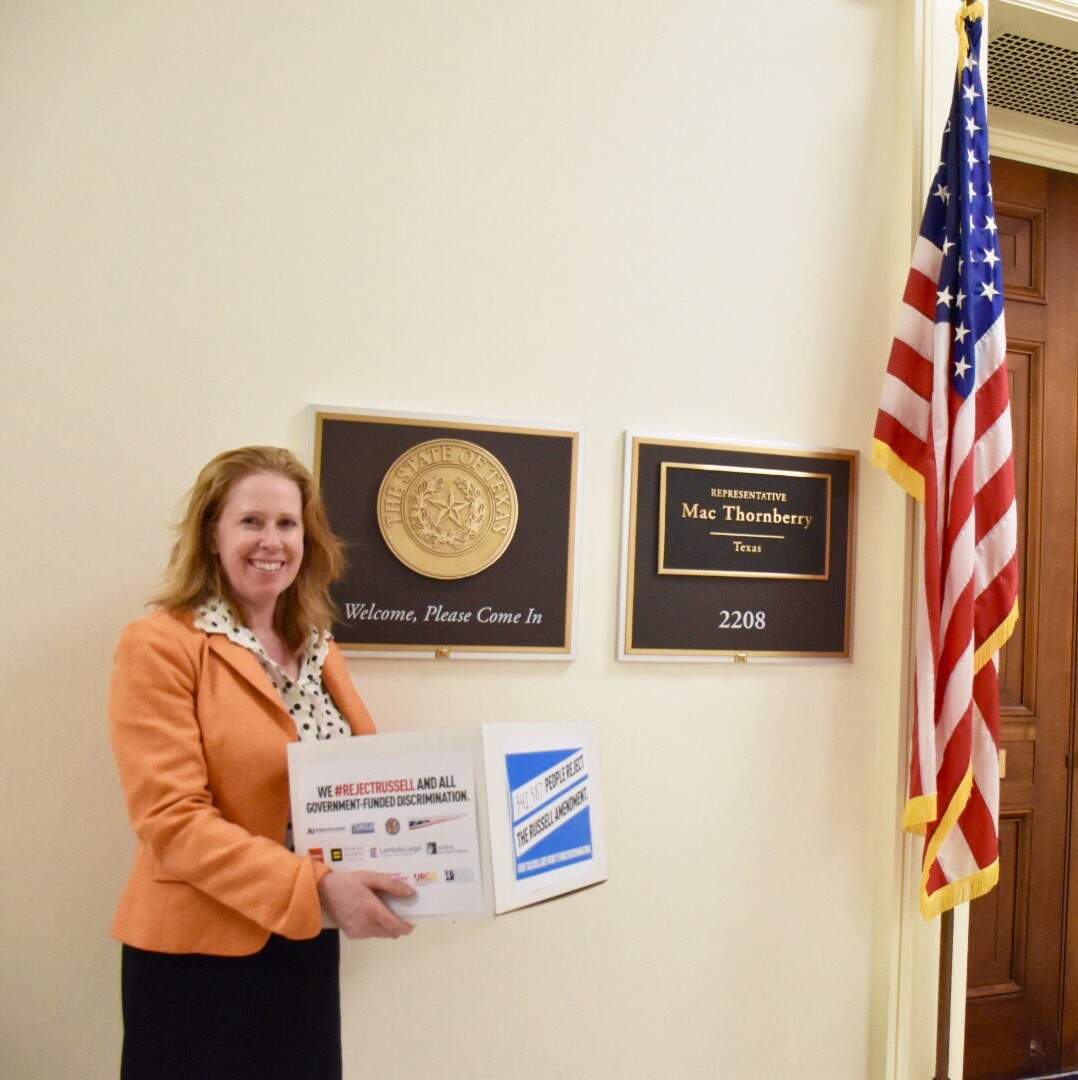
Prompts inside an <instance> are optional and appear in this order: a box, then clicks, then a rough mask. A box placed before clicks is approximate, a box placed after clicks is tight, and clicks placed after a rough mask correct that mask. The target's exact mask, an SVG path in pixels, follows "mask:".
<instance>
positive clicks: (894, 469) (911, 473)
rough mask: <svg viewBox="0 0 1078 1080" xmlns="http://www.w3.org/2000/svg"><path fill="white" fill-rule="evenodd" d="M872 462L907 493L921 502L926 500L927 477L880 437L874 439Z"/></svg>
mask: <svg viewBox="0 0 1078 1080" xmlns="http://www.w3.org/2000/svg"><path fill="white" fill-rule="evenodd" d="M872 464H873V465H875V466H876V467H877V468H878V469H883V471H884V472H885V473H887V475H888V476H890V477H891V479H892V480H894V482H895V483H896V484H898V486H899V487H900V488H902V490H903V491H905V492H906V494H907V495H912V496H913V497H914V498H915V499H916V500H917V501H918V502H919V503H923V502H924V501H925V478H924V477H923V476H922V475H921V474H920V473H919V472H918V471H917V470H916V469H914V468H912V467H911V466H909V465H907V464H906V463H905V462H904V461H903V460H902V458H900V457H899V456H898V454H896V453H895V452H894V450H892V449H891V448H890V447H889V446H888V445H887V444H886V443H885V442H881V441H880V440H879V439H873V441H872Z"/></svg>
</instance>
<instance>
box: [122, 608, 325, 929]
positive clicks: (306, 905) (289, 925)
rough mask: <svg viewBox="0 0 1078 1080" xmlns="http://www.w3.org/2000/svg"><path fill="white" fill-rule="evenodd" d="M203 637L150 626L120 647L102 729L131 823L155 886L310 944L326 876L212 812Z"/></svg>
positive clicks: (166, 624) (168, 621)
mask: <svg viewBox="0 0 1078 1080" xmlns="http://www.w3.org/2000/svg"><path fill="white" fill-rule="evenodd" d="M202 637H203V635H201V634H198V633H192V632H191V631H190V630H189V629H187V628H185V627H183V626H182V624H181V623H179V621H178V620H176V619H173V618H168V617H155V616H150V617H149V618H146V619H141V620H139V621H138V622H135V623H132V624H131V625H130V626H129V627H128V628H127V629H126V630H125V631H124V633H123V635H122V637H121V639H120V643H119V646H118V647H117V651H116V659H115V664H114V667H113V679H112V691H111V696H110V702H109V724H110V732H111V735H112V742H113V748H114V750H115V754H116V760H117V763H118V765H119V771H120V779H121V782H122V784H123V788H124V794H125V796H126V799H127V808H128V812H129V814H130V817H131V823H132V825H133V826H134V829H135V832H136V834H137V835H138V837H139V838H140V839H141V841H142V842H143V844H145V846H146V847H147V848H148V850H149V852H150V854H151V855H152V857H153V859H154V862H155V864H156V865H157V867H158V868H159V870H160V871H161V878H163V879H165V880H169V879H171V880H179V881H183V882H187V883H188V884H190V885H193V886H194V887H196V888H197V889H199V890H201V891H202V892H204V893H206V894H207V895H208V896H211V897H213V898H214V899H215V900H217V901H219V902H220V903H222V904H224V905H226V906H227V907H229V908H232V909H234V910H235V911H237V912H239V913H240V914H241V915H243V916H245V917H247V918H248V919H250V920H252V921H253V922H255V923H256V924H258V925H259V926H261V927H263V928H264V929H266V930H269V931H272V932H274V933H277V934H281V935H283V936H284V937H289V938H309V937H313V936H315V935H316V934H317V933H319V931H320V930H321V928H322V915H321V905H320V903H319V899H318V891H317V884H318V881H319V880H320V879H321V878H322V877H323V876H324V875H325V874H326V873H328V872H329V869H328V867H325V866H323V865H321V864H316V863H315V862H314V861H313V860H311V859H307V858H302V857H300V856H298V855H295V854H293V853H292V852H290V851H288V849H287V848H285V847H284V846H283V845H282V844H280V843H278V842H276V841H275V840H272V839H270V838H268V837H265V836H258V835H255V834H253V833H252V832H249V831H248V830H247V829H245V828H244V827H243V826H241V825H239V824H236V823H235V822H232V821H228V820H226V819H225V818H224V817H223V816H222V815H221V813H220V811H219V810H218V808H217V807H216V806H215V805H214V802H213V798H212V795H211V791H210V786H209V778H208V770H207V765H206V758H205V754H204V751H203V744H202V732H201V729H200V726H199V722H198V716H197V712H196V697H197V694H198V692H199V679H200V672H201V667H202V655H203V654H202V651H201V649H200V639H201V638H202Z"/></svg>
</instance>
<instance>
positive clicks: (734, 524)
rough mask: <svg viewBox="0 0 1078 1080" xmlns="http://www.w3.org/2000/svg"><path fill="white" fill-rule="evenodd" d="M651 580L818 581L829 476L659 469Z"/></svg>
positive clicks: (824, 570)
mask: <svg viewBox="0 0 1078 1080" xmlns="http://www.w3.org/2000/svg"><path fill="white" fill-rule="evenodd" d="M659 507H660V511H659V513H660V516H659V573H660V574H703V575H716V576H725V577H788V578H813V579H819V580H825V579H826V578H827V575H828V568H829V561H830V560H829V558H828V556H829V548H828V540H829V538H830V534H831V476H830V475H829V474H828V473H820V472H811V473H810V472H797V471H794V470H792V469H782V470H780V469H746V468H739V467H737V466H734V465H701V464H688V463H685V462H671V461H664V462H663V463H662V472H661V474H660V476H659Z"/></svg>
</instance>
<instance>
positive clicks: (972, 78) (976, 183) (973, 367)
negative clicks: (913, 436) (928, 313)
mask: <svg viewBox="0 0 1078 1080" xmlns="http://www.w3.org/2000/svg"><path fill="white" fill-rule="evenodd" d="M968 30H969V39H970V49H969V55H968V57H967V59H966V62H965V64H964V65H963V68H962V75H961V86H962V92H961V94H956V95H955V98H954V101H953V102H952V103H951V114H950V116H949V117H948V119H947V126H946V128H945V129H944V132H943V149H942V153H941V155H940V156H941V159H942V160H941V161H940V166H939V169H938V170H937V172H936V176H935V179H934V180H933V181H932V192H931V194H930V195H929V197H928V206H927V207H926V208H925V216H924V220H923V221H922V223H921V235H922V236H923V237H924V238H925V239H926V240H929V241H931V242H932V243H933V244H935V245H936V246H937V247H939V248H940V249H942V251H943V266H942V268H941V270H940V276H939V286H938V290H937V295H938V297H939V299H938V303H937V306H936V323H937V324H940V323H943V324H947V325H949V326H950V327H951V357H952V364H951V385H952V387H953V388H954V391H955V393H957V394H959V395H960V396H961V397H963V398H965V397H968V396H969V394H970V393H972V392H973V390H974V388H975V386H976V385H977V362H976V346H977V342H978V341H980V340H981V338H982V337H983V336H984V333H985V331H986V330H988V328H989V327H990V326H992V324H993V323H994V322H995V321H996V320H997V319H999V318H1000V316H1001V315H1002V314H1003V270H1002V267H1001V265H1000V254H999V237H998V232H997V229H996V216H995V207H994V206H993V204H992V184H991V179H990V175H989V165H988V115H987V111H986V109H985V98H984V84H983V83H982V81H981V72H980V64H979V63H978V62H977V56H978V55H979V50H980V40H981V23H980V22H979V21H978V22H975V23H972V24H969V25H968Z"/></svg>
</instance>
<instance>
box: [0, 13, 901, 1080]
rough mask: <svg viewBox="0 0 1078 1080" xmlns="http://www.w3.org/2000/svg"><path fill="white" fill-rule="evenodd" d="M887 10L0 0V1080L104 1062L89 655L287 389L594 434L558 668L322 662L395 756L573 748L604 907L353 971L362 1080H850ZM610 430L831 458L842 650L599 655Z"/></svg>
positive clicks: (879, 534)
mask: <svg viewBox="0 0 1078 1080" xmlns="http://www.w3.org/2000/svg"><path fill="white" fill-rule="evenodd" d="M911 23H912V18H911V16H910V15H909V12H908V10H907V5H906V4H904V3H898V2H895V0H813V2H812V3H795V4H782V5H756V4H746V3H735V2H733V0H699V2H688V0H666V2H658V0H656V2H640V0H628V2H626V0H617V2H615V0H608V2H600V0H574V2H553V0H552V2H546V3H524V2H521V0H473V2H466V0H458V2H455V3H446V2H437V0H413V2H404V0H394V2H383V3H374V2H372V0H336V2H333V0H313V2H310V3H298V2H295V3H283V2H278V0H263V2H254V0H227V2H224V3H222V2H220V0H184V2H182V3H180V2H173V3H166V2H163V0H140V2H133V0H114V2H110V3H100V2H93V3H79V2H76V0H6V2H5V3H4V4H3V5H0V250H2V256H0V335H2V336H0V356H2V366H3V377H2V386H0V445H2V453H3V478H4V484H3V493H4V498H3V502H4V510H3V514H2V515H0V522H2V523H0V530H2V536H3V554H4V565H5V566H6V575H5V577H6V582H7V584H6V588H5V601H6V602H5V613H4V619H3V629H2V635H3V637H2V645H0V658H2V659H0V663H2V665H3V688H4V690H3V693H4V699H5V703H4V706H3V720H2V722H3V736H4V747H5V749H4V752H3V755H2V758H0V800H2V808H0V842H2V851H3V853H4V862H5V868H4V873H3V884H2V886H0V942H2V950H0V955H2V956H3V961H2V966H3V970H4V974H3V976H2V979H0V995H2V997H0V1074H3V1075H5V1076H12V1077H18V1078H20V1080H21V1078H30V1080H33V1078H54V1077H55V1078H77V1080H83V1078H92V1077H109V1076H113V1075H115V1071H116V1062H117V1053H118V1045H119V1037H120V1028H119V1016H118V971H117V965H118V958H119V949H118V946H117V945H116V944H115V943H114V942H112V941H110V939H109V937H108V924H109V921H110V918H111V914H112V908H113V906H114V903H115V901H116V898H117V895H118V892H119V889H120V887H121V885H122V882H123V880H124V877H125V874H126V870H127V866H128V861H129V858H130V854H131V850H132V841H131V838H130V835H129V830H128V827H127V824H126V819H125V816H124V811H123V807H122V803H121V799H120V795H119V791H118V785H117V782H116V778H115V772H114V767H113V763H112V758H111V754H110V750H109V747H108V744H107V739H106V734H105V697H106V693H107V684H108V675H109V665H110V658H111V652H112V647H113V644H114V642H115V639H116V637H117V635H118V633H119V631H120V628H121V627H122V626H123V625H124V623H126V622H127V621H128V620H130V619H131V618H133V617H135V616H136V615H138V614H139V612H140V607H141V604H142V603H143V601H144V599H145V597H146V596H147V594H148V592H149V591H150V589H151V588H152V587H153V584H154V581H155V577H156V575H157V573H158V572H159V570H160V568H161V566H162V564H163V561H164V558H165V555H166V552H167V546H168V536H167V532H166V529H165V523H166V522H167V521H168V520H169V519H170V518H171V516H172V515H173V512H174V509H175V507H176V503H177V500H178V498H179V496H180V494H181V493H182V491H183V490H184V489H185V488H186V487H187V486H188V485H189V483H190V482H191V480H192V479H193V476H194V473H195V471H196V470H197V468H198V467H199V466H200V465H201V464H202V463H203V462H204V461H205V460H206V459H208V458H209V457H210V456H211V455H212V454H213V453H215V452H216V451H218V450H220V449H223V448H225V447H228V446H234V445H239V444H242V443H246V442H253V441H258V442H277V443H281V444H285V445H290V446H293V447H294V448H296V449H302V448H303V446H304V408H305V406H306V405H307V404H308V403H310V402H315V401H317V402H322V403H335V404H341V405H361V406H369V407H375V408H384V409H401V410H415V411H425V412H438V413H446V414H457V415H478V416H487V417H506V418H515V419H525V420H536V421H559V422H562V421H563V422H567V423H577V424H580V425H582V426H583V427H584V428H585V429H586V447H585V490H584V499H583V505H584V523H583V528H584V533H583V549H582V565H581V568H580V571H581V572H580V577H579V589H580V633H579V655H578V658H577V659H576V660H575V661H574V662H572V663H560V662H558V663H516V662H513V663H504V664H492V663H483V662H479V661H464V662H460V663H451V664H437V665H435V664H434V663H431V662H421V661H374V660H365V661H364V660H357V661H353V662H352V664H351V666H352V671H353V674H354V676H355V679H356V682H357V683H358V684H359V686H360V688H361V689H362V691H363V692H364V694H365V695H366V697H367V699H368V702H369V703H370V705H371V707H372V709H373V711H374V713H375V715H376V717H377V718H378V720H379V722H380V724H381V725H382V727H383V729H385V730H390V731H392V730H403V729H408V728H415V727H422V726H440V725H456V724H466V723H471V722H474V721H476V720H477V719H482V720H500V719H505V720H513V719H519V720H538V719H551V718H553V719H558V718H577V719H597V720H599V721H600V722H601V725H602V750H603V757H604V767H605V776H606V794H607V815H608V817H607V821H608V832H609V856H610V867H611V876H610V881H609V882H608V883H607V884H605V885H603V886H601V887H600V888H597V889H593V890H591V891H589V892H587V893H585V894H581V895H578V896H574V897H570V898H568V899H566V900H563V901H559V902H557V903H554V904H548V905H544V906H540V907H538V908H535V909H531V910H526V911H522V912H519V913H516V914H513V915H511V916H507V917H505V918H502V919H499V920H497V921H494V922H490V923H483V924H467V925H461V926H456V927H445V926H443V927H436V928H424V929H423V930H422V932H419V933H416V934H415V935H413V937H412V938H410V939H409V940H408V941H406V942H400V943H393V944H387V943H361V944H351V945H349V946H348V947H347V949H346V960H345V968H344V976H343V980H344V1005H345V1013H346V1019H345V1040H346V1059H347V1063H348V1069H347V1072H348V1075H349V1076H350V1077H491V1078H493V1077H554V1076H559V1077H658V1076H663V1077H729V1078H739V1077H776V1078H778V1077H799V1078H800V1077H820V1078H824V1077H826V1078H829V1080H833V1078H843V1077H847V1078H859V1077H866V1076H881V1075H883V1074H884V1072H885V1069H886V1044H887V1037H888V1031H889V1030H893V1029H894V1012H893V1009H894V1000H895V993H894V991H895V980H896V977H897V975H896V967H897V965H896V956H897V945H896V942H897V936H896V935H897V921H896V920H897V911H898V908H899V901H898V900H897V884H896V881H895V874H896V867H897V864H898V857H897V852H896V838H895V808H896V802H897V799H898V772H899V764H898V759H899V756H900V753H899V738H898V734H897V728H898V723H897V721H898V696H899V690H900V683H901V665H900V662H901V640H900V639H901V631H902V606H903V584H902V581H903V558H904V531H905V511H904V502H903V498H902V497H901V496H900V494H899V493H898V491H897V489H896V488H894V487H893V485H889V484H888V482H887V481H886V480H885V479H884V478H883V476H882V474H877V473H876V472H875V471H874V470H873V469H872V468H871V467H870V466H869V464H868V460H867V450H868V448H869V444H870V437H871V430H872V424H873V421H874V416H875V408H876V400H877V395H878V392H879V388H880V384H881V379H882V372H883V367H884V364H885V360H886V354H887V349H888V345H889V338H890V331H891V327H892V326H893V316H894V312H895V308H896V305H897V300H898V295H899V293H900V291H901V282H902V280H903V278H904V275H905V265H906V259H907V255H908V251H909V228H910V221H909V210H910V205H911V194H910V186H911V180H912V176H913V171H914V166H913V164H912V161H911V157H912V146H913V142H914V140H913V134H912V119H911V117H912V114H913V108H912V105H911V102H912V101H913V98H914V87H913V62H912V56H911V51H912V46H911V45H910V44H909V43H910V42H911V41H912V39H913V30H912V25H908V24H911ZM627 427H636V428H639V427H644V428H648V429H650V430H654V431H659V432H668V433H670V434H702V435H709V436H714V437H716V438H721V439H748V440H762V441H786V442H791V443H797V444H808V445H824V446H840V447H851V448H856V449H858V450H860V451H861V452H862V462H861V465H862V467H861V478H860V487H859V504H858V520H857V529H858V534H857V539H858V548H857V562H856V611H855V619H854V659H853V662H852V663H848V664H847V663H818V664H810V663H792V664H783V665H771V666H768V665H764V664H762V663H750V664H748V665H747V666H740V665H739V666H737V667H734V666H731V665H726V664H714V665H711V664H707V665H665V664H647V663H645V664H618V663H617V662H616V661H615V660H614V659H613V656H614V634H615V624H616V608H617V560H618V549H619V542H620V536H619V532H620V505H621V436H622V432H623V431H624V430H625V429H626V428H627Z"/></svg>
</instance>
